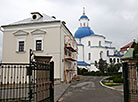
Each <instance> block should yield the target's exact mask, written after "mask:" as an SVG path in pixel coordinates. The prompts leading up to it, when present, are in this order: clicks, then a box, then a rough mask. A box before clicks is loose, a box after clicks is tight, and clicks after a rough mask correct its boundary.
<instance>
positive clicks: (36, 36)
mask: <svg viewBox="0 0 138 102" xmlns="http://www.w3.org/2000/svg"><path fill="white" fill-rule="evenodd" d="M37 40H41V50H36V41H37ZM43 40H44V36H40V35H34V51H43V49H44V48H43V42H44V41H43Z"/></svg>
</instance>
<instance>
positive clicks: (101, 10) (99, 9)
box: [0, 0, 138, 48]
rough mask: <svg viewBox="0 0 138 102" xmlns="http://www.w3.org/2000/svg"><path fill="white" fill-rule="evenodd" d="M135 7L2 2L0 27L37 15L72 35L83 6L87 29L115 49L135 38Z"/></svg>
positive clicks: (89, 0) (99, 0)
mask: <svg viewBox="0 0 138 102" xmlns="http://www.w3.org/2000/svg"><path fill="white" fill-rule="evenodd" d="M7 4H8V6H7ZM137 4H138V0H21V1H19V0H12V1H11V0H2V1H1V4H0V12H1V19H0V25H3V24H9V23H12V22H15V21H18V20H20V19H24V18H27V17H30V12H33V11H39V12H41V13H45V14H48V15H50V16H56V18H57V19H61V20H64V21H66V23H67V24H66V25H67V27H68V28H69V29H70V30H71V32H72V33H73V34H74V33H75V31H76V30H77V29H78V27H79V21H78V19H79V17H80V16H81V15H82V7H83V6H84V7H85V8H86V15H87V16H88V17H89V19H90V26H91V29H92V30H94V32H95V33H98V34H103V35H105V36H106V38H107V39H108V40H111V41H113V44H114V45H115V46H117V48H119V47H120V46H122V45H124V44H126V43H128V42H130V41H132V40H133V39H134V38H137V33H138V6H137ZM0 37H1V36H0Z"/></svg>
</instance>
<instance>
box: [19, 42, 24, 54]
mask: <svg viewBox="0 0 138 102" xmlns="http://www.w3.org/2000/svg"><path fill="white" fill-rule="evenodd" d="M23 51H24V41H19V52H23Z"/></svg>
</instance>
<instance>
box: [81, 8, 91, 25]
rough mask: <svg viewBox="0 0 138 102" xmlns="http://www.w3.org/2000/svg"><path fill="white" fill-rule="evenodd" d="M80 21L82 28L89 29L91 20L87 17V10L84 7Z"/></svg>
mask: <svg viewBox="0 0 138 102" xmlns="http://www.w3.org/2000/svg"><path fill="white" fill-rule="evenodd" d="M79 21H80V27H89V19H88V17H87V16H86V15H85V8H84V7H83V15H82V16H81V17H80V19H79Z"/></svg>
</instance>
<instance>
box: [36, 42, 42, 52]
mask: <svg viewBox="0 0 138 102" xmlns="http://www.w3.org/2000/svg"><path fill="white" fill-rule="evenodd" d="M35 41H36V42H35V46H36V47H35V48H36V49H35V50H36V51H42V40H35Z"/></svg>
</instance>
